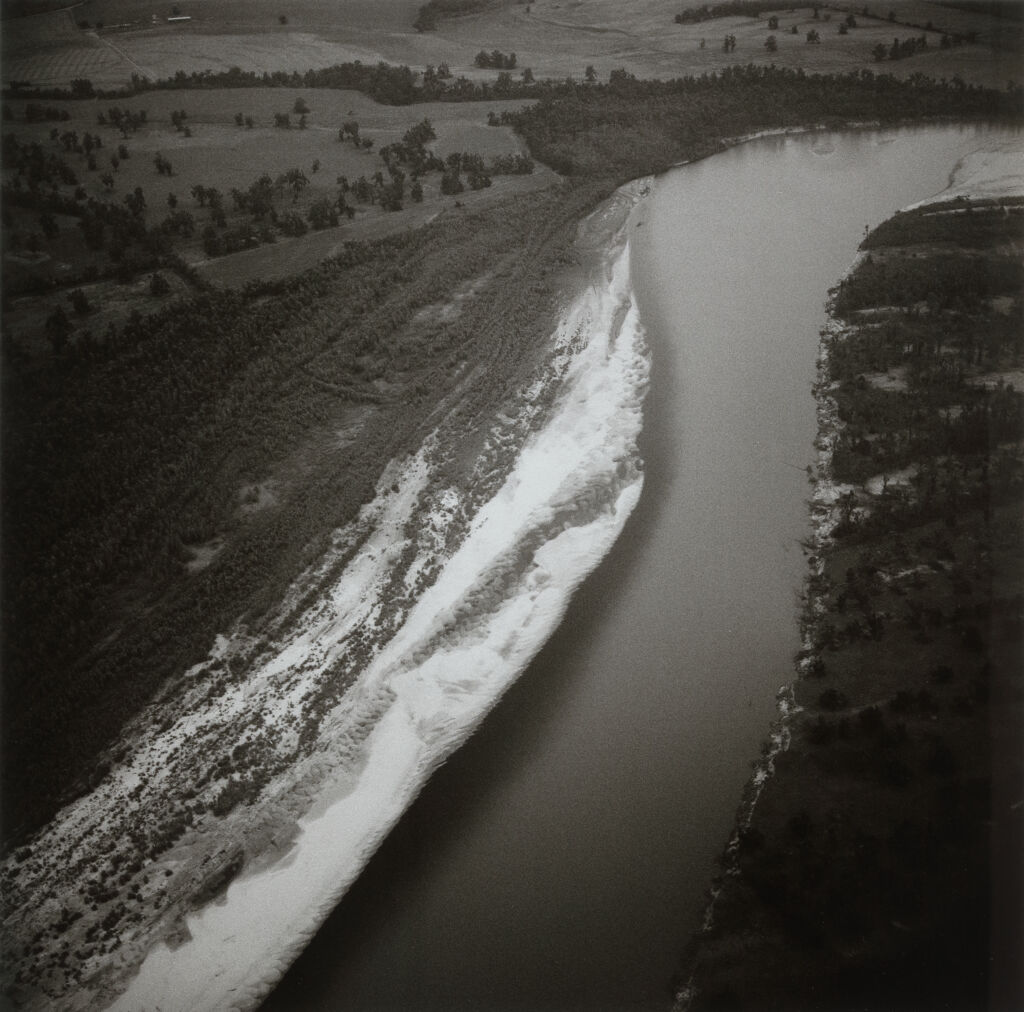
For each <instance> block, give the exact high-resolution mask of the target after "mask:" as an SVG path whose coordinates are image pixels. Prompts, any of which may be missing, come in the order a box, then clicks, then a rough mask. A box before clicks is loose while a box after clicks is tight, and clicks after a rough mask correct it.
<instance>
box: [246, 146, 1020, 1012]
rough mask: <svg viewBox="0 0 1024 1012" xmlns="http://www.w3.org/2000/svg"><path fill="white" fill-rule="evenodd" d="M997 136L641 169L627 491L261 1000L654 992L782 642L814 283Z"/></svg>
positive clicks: (970, 163) (659, 997) (537, 1003)
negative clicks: (617, 529) (607, 525)
mask: <svg viewBox="0 0 1024 1012" xmlns="http://www.w3.org/2000/svg"><path fill="white" fill-rule="evenodd" d="M1012 136H1016V135H1010V134H1008V133H1006V132H1002V131H994V130H989V129H987V128H978V127H970V128H967V127H963V128H959V127H947V128H929V129H915V130H901V131H888V132H874V131H862V132H847V133H842V134H830V133H821V134H809V135H802V136H794V137H785V138H783V137H770V138H762V139H759V140H756V141H753V142H750V143H748V144H744V145H742V146H740V147H737V148H733V149H731V150H730V151H728V152H725V153H724V154H721V155H717V156H715V157H714V158H711V159H708V160H706V161H703V162H700V163H697V164H694V165H689V166H684V167H680V168H678V169H675V170H673V171H672V172H670V173H668V174H666V175H665V176H664V177H661V178H659V179H658V180H657V181H656V183H655V185H654V186H653V192H652V193H651V195H650V196H649V197H648V198H647V199H646V200H645V201H643V202H642V203H641V204H640V205H639V206H638V207H637V209H636V210H635V211H634V212H633V217H632V220H631V221H630V223H629V228H630V232H631V244H632V270H633V278H634V287H635V294H636V298H637V301H638V306H639V309H640V314H641V319H642V320H643V322H644V324H645V326H646V329H647V332H648V339H649V342H650V344H651V347H652V353H653V367H652V378H651V386H650V390H649V393H648V396H647V400H646V403H645V407H644V433H643V438H642V444H641V448H642V451H643V455H644V458H645V461H646V465H647V466H646V482H645V487H644V492H643V495H642V497H641V499H640V503H639V505H638V506H637V508H636V510H635V512H634V514H633V516H632V517H631V518H630V521H629V522H628V524H627V526H626V529H625V531H624V532H623V534H622V536H621V537H620V539H619V540H618V542H617V543H616V544H615V547H614V548H613V550H612V551H611V553H610V554H609V555H608V556H607V557H606V559H605V560H604V561H603V562H602V564H601V565H600V566H599V568H598V569H597V570H596V571H595V572H594V573H593V574H592V575H591V577H590V578H588V580H587V581H586V583H585V584H584V585H583V587H582V588H581V589H580V590H579V591H578V593H577V595H576V597H575V598H574V600H573V602H572V604H571V606H570V608H569V611H568V613H567V615H566V617H565V619H564V621H563V623H562V625H561V626H560V628H559V629H558V631H557V632H556V634H555V635H554V636H553V638H552V639H551V640H550V641H549V642H548V644H547V645H546V646H545V647H544V649H543V650H542V652H541V653H540V655H539V656H538V657H537V658H536V659H535V660H534V662H533V663H532V664H531V666H530V667H529V669H528V670H527V671H526V672H525V673H524V674H523V676H522V677H521V678H520V680H519V681H518V682H517V683H516V684H515V685H514V686H513V688H512V689H511V690H510V691H509V692H508V693H507V694H506V696H505V697H504V698H503V699H502V701H501V703H500V704H499V705H498V706H497V708H496V709H495V710H494V711H493V712H492V713H491V714H490V716H489V717H488V718H487V720H486V721H485V723H484V724H483V726H482V727H481V729H480V730H479V731H478V732H477V733H476V734H475V735H474V736H473V737H472V738H471V739H470V740H469V741H468V742H467V743H466V744H465V745H464V746H463V747H462V748H461V749H460V750H459V751H458V752H457V753H456V754H455V755H454V757H453V758H452V759H451V760H450V761H449V762H448V763H447V765H445V766H444V767H442V768H441V769H440V770H439V771H438V772H437V773H436V774H435V775H434V777H433V779H432V780H431V782H430V783H429V784H428V786H427V788H426V789H425V790H424V791H423V793H422V794H421V795H420V796H419V798H418V799H417V800H416V802H415V803H414V804H413V805H412V807H411V808H410V809H409V810H408V812H407V813H406V814H405V815H404V816H403V818H402V820H401V821H400V822H399V824H398V825H397V827H396V828H395V829H394V830H393V832H392V833H391V835H390V836H389V837H388V839H387V840H386V841H385V843H384V845H383V846H382V847H381V849H380V850H379V851H378V853H377V854H376V855H375V856H374V858H373V859H372V860H371V862H370V863H369V865H368V866H367V867H366V869H365V871H364V872H363V874H362V876H361V877H360V879H359V880H358V881H357V882H356V884H355V886H354V887H353V888H352V889H351V890H350V891H349V893H348V894H347V895H346V897H345V898H344V900H343V902H342V903H341V904H340V905H339V906H338V908H337V909H336V910H335V912H334V913H333V914H332V915H331V917H330V918H329V919H328V921H327V922H326V923H325V924H324V926H323V927H322V929H321V930H320V932H319V933H318V934H317V935H316V936H315V938H314V939H313V941H312V942H311V943H310V945H309V946H308V948H307V949H306V951H305V952H304V953H303V954H302V955H301V956H300V957H299V959H298V960H297V961H296V962H295V964H294V965H293V967H292V969H291V970H290V971H289V973H288V974H287V975H286V976H285V978H284V979H283V980H282V982H281V984H280V985H279V986H278V988H277V989H276V990H275V991H274V992H273V994H272V995H271V996H270V997H269V998H268V1000H267V1001H266V1003H265V1005H264V1006H263V1007H264V1008H265V1009H267V1010H281V1012H295V1010H301V1009H351V1010H370V1009H415V1010H428V1009H429V1010H442V1009H444V1010H453V1009H479V1010H490V1009H495V1010H497V1009H524V1010H547V1009H551V1010H555V1009H566V1010H567V1009H588V1010H600V1009H609V1010H610V1009H663V1008H665V1007H666V1006H667V1004H668V1002H669V1001H670V997H671V995H670V986H669V985H670V980H671V977H672V974H673V971H674V969H675V966H676V960H677V958H678V955H679V953H680V951H681V950H682V948H683V946H684V944H685V942H686V940H687V938H688V936H689V934H690V933H691V932H692V931H693V930H694V928H695V927H696V926H697V925H698V924H699V920H700V917H701V913H702V910H703V906H704V902H705V896H704V891H705V889H706V887H707V884H708V882H709V881H710V878H711V876H712V875H713V873H714V861H715V857H716V856H717V855H718V853H720V851H721V849H722V847H723V845H724V843H725V840H726V839H727V837H728V834H729V831H730V828H731V825H732V820H733V817H734V814H735V810H736V805H737V803H738V800H739V798H740V794H741V792H742V789H743V786H744V783H745V782H746V780H747V778H748V776H749V774H750V763H751V760H752V759H753V758H754V757H756V755H757V754H758V751H759V748H760V746H761V743H762V741H763V740H764V738H765V736H766V733H767V728H768V725H769V723H770V721H771V720H772V718H773V716H774V712H775V711H774V696H775V693H776V690H777V689H778V688H779V686H780V685H782V684H783V683H784V682H786V681H788V680H789V679H790V677H791V671H792V657H793V654H794V653H795V651H796V650H797V648H798V645H799V644H798V637H797V624H796V619H797V608H798V603H797V598H798V593H799V589H800V583H801V579H802V576H803V572H804V564H803V559H802V555H801V552H800V549H799V544H798V542H799V539H800V538H801V537H802V536H803V535H804V533H805V532H806V517H807V511H806V504H805V499H806V497H807V494H808V484H807V476H806V474H805V472H804V468H805V467H806V466H807V464H809V463H810V462H811V461H812V460H813V457H814V451H813V448H812V442H813V439H814V435H815V416H814V402H813V399H812V397H811V392H810V387H811V383H812V380H813V376H814V360H815V353H816V349H817V341H818V330H819V328H820V327H821V325H822V323H823V322H824V306H823V303H824V299H825V294H826V291H827V289H828V288H829V287H830V286H831V285H833V284H834V283H835V282H836V280H837V279H838V278H839V276H840V275H841V274H842V273H843V272H844V271H845V270H846V269H847V268H848V267H849V265H850V263H851V261H852V259H853V257H854V255H855V251H856V248H857V244H858V243H859V241H860V239H861V238H862V236H863V233H864V229H865V227H866V226H873V225H875V224H877V223H878V222H880V221H881V220H883V219H885V218H887V217H888V216H889V215H890V214H891V213H892V212H893V211H895V210H897V209H898V208H900V207H902V206H904V205H906V204H908V203H910V202H913V201H917V200H921V199H924V198H927V197H930V196H932V195H934V194H937V193H939V192H940V191H942V190H943V189H945V188H946V187H947V186H948V185H949V184H950V182H951V174H952V173H953V172H954V168H955V167H957V166H958V165H960V166H961V171H963V172H966V171H974V169H976V168H977V167H978V164H979V161H980V162H984V161H985V159H984V158H981V159H979V157H978V156H977V154H976V153H977V152H979V151H982V150H988V149H990V148H993V147H996V148H998V147H999V146H1000V145H1005V144H1006V143H1007V142H1008V141H1009V140H1010V139H1011V137H1012Z"/></svg>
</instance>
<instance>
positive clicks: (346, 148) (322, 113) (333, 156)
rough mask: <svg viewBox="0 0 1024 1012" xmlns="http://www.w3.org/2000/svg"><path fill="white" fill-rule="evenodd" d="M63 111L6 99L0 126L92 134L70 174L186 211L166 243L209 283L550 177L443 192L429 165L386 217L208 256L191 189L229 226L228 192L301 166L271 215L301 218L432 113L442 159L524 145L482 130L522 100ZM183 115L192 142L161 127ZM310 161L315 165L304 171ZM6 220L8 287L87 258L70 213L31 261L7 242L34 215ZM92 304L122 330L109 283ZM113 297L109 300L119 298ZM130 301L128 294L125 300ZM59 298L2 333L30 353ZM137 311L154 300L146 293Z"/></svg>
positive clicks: (313, 254)
mask: <svg viewBox="0 0 1024 1012" xmlns="http://www.w3.org/2000/svg"><path fill="white" fill-rule="evenodd" d="M300 100H301V101H302V102H304V103H305V105H306V106H307V107H308V108H309V109H310V112H309V113H308V114H307V120H308V126H307V127H306V129H299V128H298V127H297V125H293V127H292V129H280V128H277V127H275V126H273V125H272V124H273V122H274V114H275V113H289V115H290V119H291V121H292V123H293V124H297V122H298V119H299V117H298V116H297V115H296V114H295V113H294V111H293V110H294V106H295V103H296V102H298V101H300ZM48 104H50V105H51V106H52V107H54V108H59V109H62V110H66V111H67V113H68V114H69V118H68V119H67V120H64V121H61V122H60V123H59V124H55V123H52V122H45V123H25V122H24V110H25V103H22V102H12V103H10V108H11V109H12V111H13V114H14V116H15V119H14V121H13V122H9V123H8V124H7V128H6V129H7V132H11V133H13V134H14V135H15V136H17V137H18V138H19V139H20V140H22V141H23V142H29V141H35V142H38V143H39V144H41V145H44V146H45V147H47V148H48V149H50V150H54V151H57V150H60V146H59V145H58V144H57V143H56V142H54V141H52V140H51V138H50V132H51V130H52V129H53V128H54V127H55V126H59V129H60V131H61V132H64V131H70V130H73V131H76V132H77V133H78V134H79V135H81V134H84V133H87V132H88V133H91V134H94V135H97V136H99V137H101V139H102V140H103V145H104V146H103V148H101V149H99V151H98V152H96V165H97V167H96V169H95V170H94V171H89V170H88V168H87V160H86V156H85V155H84V154H71V155H69V156H68V160H69V162H70V164H71V165H72V167H73V168H74V170H75V171H76V173H77V174H78V176H79V181H80V183H81V185H82V186H83V187H84V190H85V193H86V194H87V196H89V197H92V198H95V199H98V200H113V201H114V202H119V201H120V200H121V199H122V197H123V196H124V195H126V194H129V193H131V192H132V191H134V190H135V188H136V187H141V189H142V191H143V193H144V194H145V199H146V204H147V211H146V221H147V223H148V224H150V225H151V226H152V225H156V224H158V223H159V222H160V221H162V220H163V219H164V218H165V217H166V216H167V215H168V214H170V212H171V208H170V206H169V204H168V200H169V198H173V199H176V200H177V202H178V203H177V208H178V209H179V210H181V209H184V210H187V211H188V212H189V213H190V214H192V215H193V216H194V217H195V219H196V223H197V231H196V234H195V235H194V236H193V237H192V239H190V240H183V241H180V242H179V243H178V244H177V251H178V252H179V254H180V255H182V256H183V257H184V258H185V259H186V261H188V262H189V263H192V264H196V265H198V266H199V268H200V270H201V272H202V273H203V275H204V276H205V277H207V278H208V279H209V280H212V281H216V282H217V283H220V284H243V283H245V282H246V281H250V280H253V279H254V278H263V279H266V280H269V279H272V278H280V277H283V276H286V275H287V274H291V273H295V272H297V271H300V270H305V269H307V268H309V267H312V266H314V265H315V264H316V263H317V262H319V260H321V259H323V258H324V257H326V256H330V255H333V254H334V253H336V252H337V250H338V248H339V245H340V244H341V243H343V242H345V241H348V240H352V239H364V238H380V237H382V236H384V235H388V234H391V233H393V232H396V231H404V230H407V229H409V228H412V227H416V226H417V225H420V224H422V223H424V222H425V221H428V220H430V219H432V218H433V217H435V216H436V215H438V214H439V213H442V212H444V211H445V210H446V209H447V210H449V211H451V210H454V209H455V204H456V201H458V203H459V204H461V205H462V206H464V207H471V206H477V205H479V204H480V203H481V202H482V201H487V202H493V201H495V200H501V199H504V198H505V197H508V196H511V195H513V194H515V193H519V192H527V191H530V190H534V189H537V188H538V187H543V186H548V185H551V184H552V183H553V182H555V181H557V177H556V176H555V174H554V173H552V172H551V171H550V170H547V169H544V168H543V167H538V170H537V171H536V172H535V173H534V174H533V175H529V176H505V177H495V179H494V182H493V184H492V186H491V187H490V188H489V189H488V190H487V191H486V192H484V191H481V192H479V193H472V192H470V191H468V190H467V191H466V192H465V193H464V194H460V195H459V196H458V197H455V196H445V195H443V194H441V192H440V188H439V187H440V176H439V175H438V174H437V173H434V174H431V175H429V176H427V177H426V178H425V179H424V180H423V202H422V203H421V204H415V203H413V202H412V201H410V200H406V201H405V205H406V206H405V208H404V209H403V210H402V211H398V212H392V213H387V212H384V211H382V210H381V209H380V208H379V207H377V206H373V205H357V206H356V214H355V218H354V219H352V220H351V221H344V222H343V223H342V224H340V225H339V226H337V227H334V228H328V229H325V230H323V231H322V232H310V233H308V234H307V235H306V236H304V237H302V238H301V239H294V240H283V241H280V242H278V243H277V244H275V245H272V246H266V247H263V248H261V249H258V250H252V251H248V252H246V253H239V254H235V255H233V256H228V257H225V258H217V259H214V260H211V259H210V258H209V257H208V255H207V254H206V253H205V252H204V250H203V246H202V241H201V239H200V233H201V230H202V228H203V227H204V226H205V224H206V223H207V219H208V215H209V212H208V211H206V210H202V209H201V208H200V207H199V205H198V203H197V201H196V200H195V198H194V197H193V196H192V195H191V194H192V189H193V187H195V186H197V185H199V186H205V187H216V188H217V189H219V190H220V191H221V192H222V193H223V194H224V195H225V198H226V209H227V221H228V226H229V227H231V226H234V225H237V224H239V223H240V222H242V221H243V220H245V216H243V215H240V214H238V213H236V212H234V211H233V209H232V204H231V200H230V199H228V194H229V193H230V191H231V189H233V188H235V189H239V190H245V189H246V188H247V187H248V186H249V185H250V184H251V183H253V182H254V181H255V179H256V178H257V177H258V176H260V175H262V174H264V173H268V174H270V175H271V176H272V177H275V178H276V177H277V176H278V175H279V174H281V173H285V172H287V171H289V170H290V169H300V170H301V171H302V172H303V173H304V174H305V176H306V178H307V179H308V180H309V185H308V186H306V187H305V189H304V190H303V192H302V193H301V195H300V196H299V198H298V199H297V200H295V201H294V203H292V202H291V201H290V198H289V199H288V200H286V201H284V202H283V203H282V204H281V209H282V210H295V211H297V212H298V213H299V214H303V215H304V214H306V212H307V211H308V208H309V207H310V206H311V205H312V204H313V203H314V202H316V201H318V200H323V199H328V200H333V199H335V197H336V196H337V193H338V183H337V180H338V177H340V176H346V177H347V178H348V179H349V180H350V181H352V182H355V181H356V180H357V179H358V178H359V177H360V176H366V177H367V178H370V177H372V176H373V175H374V174H375V173H376V172H378V171H381V170H382V169H383V168H384V165H383V162H382V160H381V158H380V157H379V156H378V154H377V153H376V152H377V150H378V149H379V148H381V147H383V146H384V145H386V144H391V143H394V142H396V141H399V140H400V139H401V137H402V135H403V134H404V133H405V132H406V131H407V130H408V129H409V128H410V127H412V126H413V125H414V124H416V123H419V122H420V121H422V120H423V119H425V118H426V119H429V120H430V121H431V123H433V124H434V129H435V131H436V134H437V137H436V140H434V141H433V142H432V143H431V145H430V147H431V149H432V150H433V151H434V152H435V153H436V154H437V155H438V156H439V157H441V158H445V157H447V155H449V154H450V153H452V152H463V151H469V152H473V153H476V154H479V155H481V156H483V157H484V158H485V159H490V158H491V157H492V156H495V155H507V154H515V153H525V146H524V145H523V143H522V142H521V140H519V139H518V138H517V137H516V135H515V134H514V133H513V132H512V130H511V128H510V127H489V126H487V125H486V118H487V113H488V112H491V111H493V112H497V113H500V112H501V111H503V110H505V109H518V108H520V107H521V106H522V104H523V103H522V102H508V101H506V102H500V101H499V102H488V103H480V104H477V103H426V104H421V105H416V106H412V107H409V106H405V107H394V106H381V105H378V104H376V103H375V102H373V101H371V100H370V99H368V98H367V97H366V96H364V95H362V94H360V93H358V92H352V91H336V90H330V91H326V90H325V91H311V90H309V89H289V88H280V89H244V90H240V89H226V90H212V91H182V92H177V91H155V92H149V93H147V94H145V95H142V96H139V97H138V98H136V99H132V100H129V101H124V102H108V101H99V100H96V101H85V102H54V103H48ZM114 105H117V106H118V107H120V108H125V109H130V110H132V111H134V112H140V111H145V112H146V115H147V123H146V125H145V126H144V127H143V128H141V129H139V130H138V131H136V132H135V133H134V134H132V135H131V136H129V137H127V138H123V137H122V135H121V133H120V131H119V130H117V129H116V128H114V127H113V126H110V125H107V126H99V125H98V124H97V116H98V115H99V114H100V113H103V114H104V115H106V114H107V113H109V111H110V108H111V107H112V106H114ZM179 111H184V112H186V113H187V114H188V116H187V121H186V122H187V124H188V127H189V131H190V132H191V136H189V137H186V136H184V133H183V132H180V131H177V130H176V129H175V127H174V126H173V124H172V123H171V114H172V113H174V112H179ZM239 113H241V114H242V115H243V116H245V117H251V118H252V119H253V121H254V126H253V128H252V129H247V128H245V127H244V126H243V127H239V126H238V125H237V124H236V122H235V116H236V114H239ZM351 120H355V121H357V122H358V123H359V126H360V133H361V136H363V137H368V138H371V139H372V140H373V141H374V147H373V148H372V149H370V150H366V149H362V148H357V147H356V146H355V145H354V144H352V143H351V141H345V142H341V141H339V140H338V130H339V127H340V125H341V124H342V123H344V122H347V121H351ZM121 144H124V145H125V146H126V148H127V149H128V151H129V153H130V157H129V158H127V159H124V158H119V165H118V168H117V171H116V173H112V176H113V179H114V183H115V185H114V188H113V189H112V190H108V188H107V187H106V186H105V185H104V184H103V183H102V182H101V176H103V175H104V174H106V173H111V165H110V158H111V156H112V155H116V153H117V149H118V146H119V145H121ZM157 155H161V156H163V157H164V158H166V159H167V160H168V161H169V162H170V164H171V166H172V169H173V173H174V174H173V175H172V176H166V175H161V174H160V173H158V172H157V169H156V167H155V163H154V159H155V158H156V157H157ZM314 165H316V166H317V168H316V169H315V170H314ZM9 213H10V214H11V217H12V219H13V221H12V228H11V229H10V231H8V233H7V249H6V251H7V253H8V254H11V253H13V254H14V258H13V259H8V262H7V265H6V266H7V268H8V270H10V271H12V272H13V273H14V277H13V279H12V280H13V282H17V281H18V279H19V278H20V277H21V276H22V275H29V274H35V275H36V276H44V277H51V278H53V280H54V281H55V282H56V283H57V285H58V286H60V284H61V280H62V274H63V273H66V272H67V271H68V269H69V268H70V269H74V268H76V266H78V267H80V266H81V265H82V264H84V263H86V262H88V261H89V260H90V258H91V259H93V260H95V255H94V254H93V253H91V252H90V251H89V250H88V249H87V248H86V247H85V245H84V243H83V242H82V240H81V237H80V235H79V234H78V230H77V228H76V224H77V223H76V221H75V219H73V218H70V217H67V216H58V218H57V224H58V227H59V228H60V234H59V235H58V236H57V237H56V238H55V239H53V240H44V241H43V243H42V246H41V253H42V254H43V256H44V258H45V259H43V260H42V262H40V263H38V264H31V265H30V264H27V263H26V262H25V258H24V257H23V256H20V255H19V252H18V250H15V249H12V248H11V241H10V240H11V234H12V233H18V232H21V233H30V232H33V231H36V233H37V234H38V216H36V215H34V214H32V213H30V212H28V211H27V210H24V209H21V208H13V209H11V211H10V212H9ZM84 290H85V291H86V294H87V297H88V298H89V300H90V302H92V303H94V304H95V305H100V306H103V310H102V311H101V312H99V313H98V314H95V315H93V316H91V317H89V318H88V320H87V321H83V323H84V324H86V325H88V326H89V327H90V328H91V329H92V331H93V332H94V333H102V332H103V331H104V330H105V329H106V326H107V324H108V323H109V322H115V323H118V324H120V323H121V322H122V321H123V318H124V317H125V316H126V315H127V313H126V312H121V311H119V310H118V311H114V310H113V309H111V308H110V307H111V300H110V299H109V298H108V297H107V295H106V294H105V291H106V283H103V284H102V285H100V286H97V288H96V290H95V291H93V290H92V288H91V287H90V286H88V285H86V286H85V287H84ZM124 301H125V300H124V299H117V300H114V302H115V303H116V304H118V305H120V304H121V303H123V302H124ZM128 301H130V300H128ZM60 304H65V305H66V292H64V291H62V290H58V291H56V292H54V293H53V294H52V295H50V296H43V297H39V298H33V299H19V300H17V301H16V302H14V303H13V304H11V305H10V306H9V307H8V310H7V312H6V314H5V317H6V325H7V327H8V328H9V332H11V333H14V334H17V335H18V339H19V340H21V341H23V342H25V347H26V350H28V351H30V352H31V353H36V352H39V351H40V350H43V349H45V343H44V342H43V339H42V324H43V322H44V321H45V318H46V317H47V316H48V315H49V313H51V312H52V311H53V309H54V308H55V307H56V306H57V305H60ZM142 305H143V307H144V309H145V310H152V309H153V308H155V304H154V303H153V302H152V301H151V300H149V299H145V300H143V302H142Z"/></svg>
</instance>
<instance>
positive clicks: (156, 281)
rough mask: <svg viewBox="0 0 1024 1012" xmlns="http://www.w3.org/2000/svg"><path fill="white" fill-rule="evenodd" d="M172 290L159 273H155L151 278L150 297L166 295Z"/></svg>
mask: <svg viewBox="0 0 1024 1012" xmlns="http://www.w3.org/2000/svg"><path fill="white" fill-rule="evenodd" d="M170 290H171V286H170V284H169V283H168V281H167V278H165V277H164V276H163V275H162V274H161V273H160V272H159V271H155V272H154V273H153V274H151V275H150V276H149V294H150V295H156V296H160V295H166V294H167V293H168V292H169V291H170Z"/></svg>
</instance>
